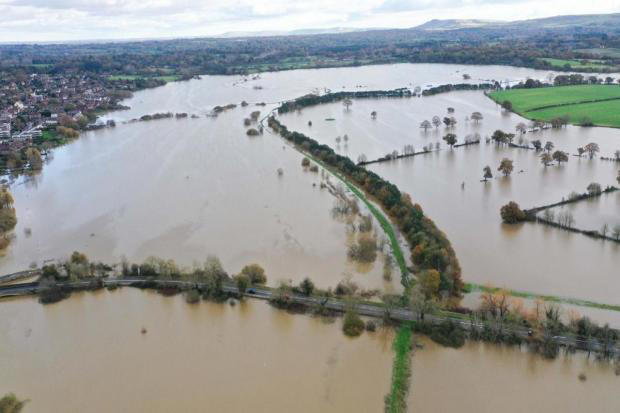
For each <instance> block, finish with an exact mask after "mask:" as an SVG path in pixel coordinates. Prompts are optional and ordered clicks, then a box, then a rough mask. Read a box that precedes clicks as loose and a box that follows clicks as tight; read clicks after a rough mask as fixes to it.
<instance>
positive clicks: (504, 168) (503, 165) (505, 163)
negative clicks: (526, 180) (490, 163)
mask: <svg viewBox="0 0 620 413" xmlns="http://www.w3.org/2000/svg"><path fill="white" fill-rule="evenodd" d="M513 169H514V165H513V164H512V159H508V158H504V159H502V161H501V162H500V163H499V167H498V168H497V170H498V171H500V172H501V173H503V174H504V176H508V175H510V174H511V173H512V170H513Z"/></svg>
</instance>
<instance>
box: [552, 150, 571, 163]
mask: <svg viewBox="0 0 620 413" xmlns="http://www.w3.org/2000/svg"><path fill="white" fill-rule="evenodd" d="M553 159H554V160H555V161H556V162H557V163H558V166H559V165H561V164H562V162H568V154H567V153H566V152H562V151H555V152H553Z"/></svg>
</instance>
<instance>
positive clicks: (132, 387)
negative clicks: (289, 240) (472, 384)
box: [0, 289, 392, 413]
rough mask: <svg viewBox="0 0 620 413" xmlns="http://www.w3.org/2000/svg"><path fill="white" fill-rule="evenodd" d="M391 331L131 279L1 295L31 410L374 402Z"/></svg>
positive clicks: (357, 405) (19, 382) (16, 384)
mask: <svg viewBox="0 0 620 413" xmlns="http://www.w3.org/2000/svg"><path fill="white" fill-rule="evenodd" d="M142 328H145V329H146V330H147V332H146V333H145V334H142V333H141V329H142ZM391 339H392V334H391V333H390V332H381V331H377V332H375V333H372V334H370V333H369V334H364V335H362V336H361V337H359V338H357V339H349V338H347V337H345V336H344V335H343V334H342V332H341V328H340V319H337V320H336V321H335V322H333V323H326V322H325V321H324V320H322V319H320V318H313V317H310V316H302V315H291V314H288V313H286V312H284V311H279V310H275V309H272V308H271V307H270V306H269V305H268V304H267V303H264V302H257V301H248V302H245V303H240V304H237V305H236V306H234V307H232V306H230V305H228V304H214V303H207V302H202V303H199V304H196V305H189V304H186V303H185V300H183V299H182V298H181V297H168V298H166V297H162V296H160V295H158V294H155V293H150V292H142V291H139V290H131V289H128V290H119V291H114V292H104V291H102V292H99V293H94V294H93V293H83V294H75V295H73V296H72V297H71V298H70V299H69V300H66V301H63V302H61V303H58V304H55V305H51V306H42V305H39V304H38V303H36V301H35V300H33V299H18V300H10V301H3V302H2V303H1V305H0V342H1V343H2V352H0V366H2V374H1V375H0V388H2V389H3V391H9V390H10V391H14V392H16V393H17V394H19V395H20V396H23V397H26V398H28V399H30V402H29V403H28V405H27V408H26V409H25V410H27V411H28V412H31V413H37V412H67V413H70V412H76V413H77V412H86V411H128V412H147V411H148V412H171V411H176V412H190V411H227V412H245V411H248V410H251V411H256V412H268V411H277V412H287V411H288V412H290V411H297V412H317V411H325V412H342V411H351V412H353V411H355V412H369V413H370V412H372V413H374V412H378V411H381V410H382V409H383V396H384V395H385V394H386V393H387V391H388V388H389V383H390V374H391V360H392V351H391V347H390V346H391ZM59 375H61V376H62V380H58V377H59Z"/></svg>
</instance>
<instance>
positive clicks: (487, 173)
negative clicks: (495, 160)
mask: <svg viewBox="0 0 620 413" xmlns="http://www.w3.org/2000/svg"><path fill="white" fill-rule="evenodd" d="M482 173H483V174H484V175H483V176H482V177H483V178H484V182H486V181H487V180H489V179H491V178H493V173H492V172H491V167H490V166H488V165H487V166H485V167H484V168H483V169H482Z"/></svg>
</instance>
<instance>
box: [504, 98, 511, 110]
mask: <svg viewBox="0 0 620 413" xmlns="http://www.w3.org/2000/svg"><path fill="white" fill-rule="evenodd" d="M502 108H504V110H507V111H511V110H512V102H511V101H509V100H505V101H503V102H502Z"/></svg>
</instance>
